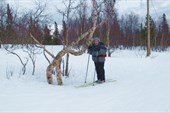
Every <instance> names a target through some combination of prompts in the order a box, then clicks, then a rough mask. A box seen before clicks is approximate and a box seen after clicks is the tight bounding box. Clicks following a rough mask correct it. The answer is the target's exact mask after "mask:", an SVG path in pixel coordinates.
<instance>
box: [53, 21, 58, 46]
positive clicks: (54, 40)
mask: <svg viewBox="0 0 170 113" xmlns="http://www.w3.org/2000/svg"><path fill="white" fill-rule="evenodd" d="M54 24H55V31H54V33H53V44H54V45H58V44H59V39H58V38H59V30H58V25H57V23H56V22H55V23H54Z"/></svg>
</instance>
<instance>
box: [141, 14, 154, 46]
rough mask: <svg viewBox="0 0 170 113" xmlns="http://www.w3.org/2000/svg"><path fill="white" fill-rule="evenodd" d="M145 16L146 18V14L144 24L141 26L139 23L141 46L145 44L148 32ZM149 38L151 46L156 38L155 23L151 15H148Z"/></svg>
mask: <svg viewBox="0 0 170 113" xmlns="http://www.w3.org/2000/svg"><path fill="white" fill-rule="evenodd" d="M147 18H148V16H146V22H145V26H144V27H142V25H141V44H142V45H143V46H144V45H147V33H148V31H147V29H148V26H147V23H148V20H147ZM150 38H151V46H152V47H153V46H155V42H156V41H155V40H156V25H155V22H154V20H153V19H152V17H151V16H150Z"/></svg>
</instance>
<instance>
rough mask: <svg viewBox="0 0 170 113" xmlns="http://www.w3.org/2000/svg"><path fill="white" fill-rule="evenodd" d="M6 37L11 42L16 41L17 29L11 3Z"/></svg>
mask: <svg viewBox="0 0 170 113" xmlns="http://www.w3.org/2000/svg"><path fill="white" fill-rule="evenodd" d="M6 37H7V38H8V40H9V42H10V43H15V42H14V41H16V40H15V31H14V26H13V15H12V10H11V9H10V6H9V4H7V18H6Z"/></svg>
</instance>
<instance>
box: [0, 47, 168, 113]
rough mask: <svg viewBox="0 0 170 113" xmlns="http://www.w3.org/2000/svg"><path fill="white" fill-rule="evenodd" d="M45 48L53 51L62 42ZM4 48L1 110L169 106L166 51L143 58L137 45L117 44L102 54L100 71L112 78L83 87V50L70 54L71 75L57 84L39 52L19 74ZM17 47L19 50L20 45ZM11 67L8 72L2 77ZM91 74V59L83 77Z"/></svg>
mask: <svg viewBox="0 0 170 113" xmlns="http://www.w3.org/2000/svg"><path fill="white" fill-rule="evenodd" d="M48 49H50V50H51V51H52V52H53V53H57V52H58V51H59V50H60V49H61V47H52V46H49V47H48ZM6 53H7V52H6V51H5V50H3V49H0V113H8V112H10V113H19V112H20V113H24V112H29V113H40V112H43V113H50V112H61V113H64V112H73V113H81V112H96V113H98V112H103V113H107V112H118V113H126V112H133V113H138V112H140V113H147V112H148V113H149V112H153V113H155V112H157V113H168V112H170V51H167V52H161V53H158V52H152V55H151V57H149V58H146V57H145V54H146V53H145V51H138V49H136V50H116V51H115V52H114V53H113V54H112V57H111V58H107V59H106V63H105V71H106V79H114V80H117V81H116V82H113V83H104V84H101V85H97V86H91V87H84V88H75V86H77V85H79V84H83V83H84V78H85V73H86V66H87V59H88V54H84V55H82V56H77V57H75V56H71V59H70V64H69V65H70V70H71V72H70V77H69V78H63V82H64V85H63V86H58V85H49V84H47V82H46V67H47V66H48V62H47V61H46V60H45V58H44V56H43V55H38V56H37V62H36V73H35V75H34V76H32V75H31V72H32V67H31V62H30V61H29V63H28V66H27V71H26V75H22V74H19V73H20V70H21V64H20V62H19V60H18V59H17V57H16V56H13V55H10V54H6ZM18 53H19V54H21V55H22V56H24V54H23V53H22V51H21V50H18ZM23 58H24V57H23ZM10 72H12V73H13V76H12V77H10V79H7V77H6V75H9V73H10ZM93 76H94V65H93V62H92V60H90V67H89V74H88V80H87V82H92V81H93ZM54 77H55V76H54ZM54 79H55V78H54Z"/></svg>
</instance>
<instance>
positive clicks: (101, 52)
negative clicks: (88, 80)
mask: <svg viewBox="0 0 170 113" xmlns="http://www.w3.org/2000/svg"><path fill="white" fill-rule="evenodd" d="M106 52H107V48H106V46H105V44H104V43H103V42H101V41H100V38H99V37H95V38H94V39H93V44H92V45H91V46H89V48H88V53H89V54H91V55H92V60H93V61H94V64H95V69H96V73H97V79H98V80H97V81H96V82H97V83H103V82H105V70H104V63H105V57H106Z"/></svg>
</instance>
